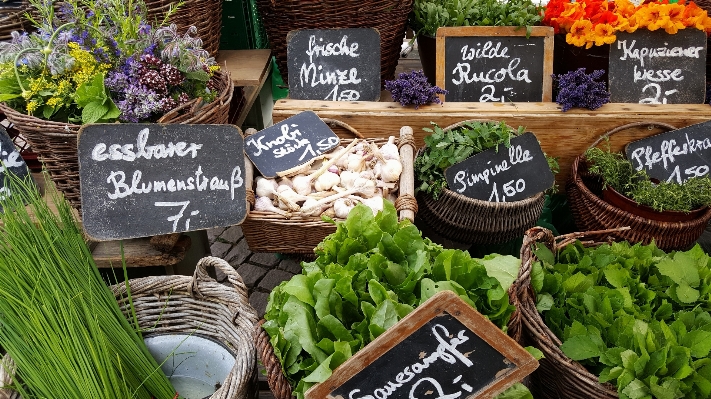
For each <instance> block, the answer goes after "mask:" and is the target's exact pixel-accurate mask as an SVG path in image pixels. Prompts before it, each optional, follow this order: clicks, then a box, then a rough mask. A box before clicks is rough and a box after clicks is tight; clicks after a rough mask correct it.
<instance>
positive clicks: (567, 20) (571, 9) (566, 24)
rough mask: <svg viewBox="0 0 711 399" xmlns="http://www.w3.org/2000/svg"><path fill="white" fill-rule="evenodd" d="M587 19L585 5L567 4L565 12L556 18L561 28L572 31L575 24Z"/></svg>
mask: <svg viewBox="0 0 711 399" xmlns="http://www.w3.org/2000/svg"><path fill="white" fill-rule="evenodd" d="M583 17H585V3H578V2H575V3H566V4H565V10H564V11H563V12H562V13H560V16H559V17H558V18H556V22H558V24H559V25H560V27H561V28H563V29H566V30H568V31H570V29H571V27H572V26H573V24H575V22H577V21H580V20H581V19H582V18H583Z"/></svg>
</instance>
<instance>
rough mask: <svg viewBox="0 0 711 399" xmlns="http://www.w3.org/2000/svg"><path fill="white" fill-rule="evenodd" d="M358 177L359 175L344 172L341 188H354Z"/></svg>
mask: <svg viewBox="0 0 711 399" xmlns="http://www.w3.org/2000/svg"><path fill="white" fill-rule="evenodd" d="M357 177H358V173H356V172H351V171H350V170H344V171H342V172H341V186H343V187H345V188H348V189H350V188H353V182H354V181H355V179H356V178H357Z"/></svg>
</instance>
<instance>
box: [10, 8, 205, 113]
mask: <svg viewBox="0 0 711 399" xmlns="http://www.w3.org/2000/svg"><path fill="white" fill-rule="evenodd" d="M54 3H55V0H32V4H33V6H34V7H35V8H36V12H37V13H38V14H39V16H40V17H39V18H38V19H36V20H33V24H34V25H35V27H36V28H37V31H36V32H34V33H32V34H29V35H28V34H26V33H23V34H20V33H17V32H13V33H12V41H11V42H9V43H0V102H6V103H7V104H8V105H9V106H10V107H12V108H14V109H17V110H22V111H23V112H26V113H27V114H29V115H33V116H35V117H38V118H43V119H47V120H53V121H60V122H71V123H82V124H87V123H94V122H113V121H116V120H119V121H122V122H144V121H155V120H156V119H158V118H159V117H160V116H161V115H163V114H164V113H165V112H166V111H167V110H170V109H172V108H175V107H176V106H179V105H182V104H184V103H186V102H188V101H191V100H193V99H197V98H200V99H202V101H205V102H210V101H212V100H213V99H214V98H215V97H216V95H217V93H216V88H217V87H216V86H217V85H216V81H215V80H214V79H212V77H213V75H214V72H215V71H216V70H217V69H219V68H218V67H217V66H216V65H215V62H214V59H212V58H210V57H209V54H208V53H207V52H206V51H205V50H203V49H202V48H201V46H202V41H201V40H200V39H197V38H195V37H193V36H194V35H195V33H196V29H195V28H194V27H193V28H190V29H189V30H188V32H187V33H186V34H185V35H178V34H177V28H176V27H175V26H174V25H171V26H166V27H160V28H159V27H156V28H154V27H152V26H151V25H150V24H149V23H148V21H147V17H146V6H145V4H144V3H143V1H142V0H128V1H125V2H124V1H122V0H69V1H67V2H63V3H62V4H61V6H58V7H57V10H58V12H55V4H54ZM177 5H179V4H177ZM177 5H175V6H171V9H170V11H169V12H168V16H167V17H166V20H167V18H169V17H170V15H172V13H174V12H175V10H176V8H175V7H176V6H177ZM164 22H165V21H164Z"/></svg>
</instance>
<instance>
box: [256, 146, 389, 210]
mask: <svg viewBox="0 0 711 399" xmlns="http://www.w3.org/2000/svg"><path fill="white" fill-rule="evenodd" d="M401 173H402V162H401V160H400V153H399V151H398V148H397V145H395V137H394V136H390V138H389V139H388V142H387V143H386V144H383V146H382V147H380V148H378V146H377V145H376V144H374V143H369V142H367V141H365V140H354V141H353V142H352V143H351V144H350V145H348V147H346V148H344V147H343V146H339V147H336V149H335V150H333V151H332V152H329V153H328V154H324V155H322V156H320V157H318V158H316V159H314V161H313V162H312V163H310V164H307V165H304V167H302V168H301V170H299V171H295V172H293V173H291V174H289V175H288V176H284V177H281V178H279V179H278V180H277V179H266V178H264V177H261V176H260V177H257V179H256V181H257V187H256V190H255V193H256V195H257V199H256V202H255V206H254V210H255V211H266V212H274V213H277V214H280V215H282V216H284V217H286V218H291V217H292V216H301V217H309V216H321V215H324V214H325V215H328V216H330V217H332V218H339V219H345V218H346V217H347V216H348V213H349V212H350V211H351V209H353V208H354V207H355V206H356V204H357V203H358V202H362V203H363V204H365V205H367V206H368V207H370V208H371V209H372V210H373V214H376V213H377V212H378V211H380V210H382V209H383V198H385V199H388V200H390V201H392V202H395V200H396V199H397V196H396V191H397V190H398V182H399V180H400V174H401Z"/></svg>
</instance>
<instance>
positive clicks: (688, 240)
mask: <svg viewBox="0 0 711 399" xmlns="http://www.w3.org/2000/svg"><path fill="white" fill-rule="evenodd" d="M638 127H650V128H651V127H659V128H662V129H663V130H666V131H668V130H674V129H676V128H675V127H674V126H671V125H667V124H663V123H654V124H651V123H646V122H635V123H630V124H626V125H623V126H620V127H617V128H615V129H613V130H611V131H609V132H607V133H606V134H604V135H603V136H601V137H600V138H599V139H598V140H597V141H596V142H595V143H593V144H592V145H591V146H590V148H592V147H595V146H597V145H598V144H599V143H600V142H601V141H602V140H603V139H604V138H605V137H609V136H611V135H613V134H615V133H617V132H620V131H623V130H626V129H630V128H638ZM566 192H567V196H568V201H569V202H570V206H571V210H572V212H573V217H574V219H575V224H576V225H577V226H578V229H580V230H584V231H593V230H604V229H614V228H616V227H622V226H631V229H630V230H625V231H619V232H616V233H614V236H615V237H616V238H618V239H620V240H626V241H629V242H631V243H637V242H641V243H643V244H649V243H650V242H652V240H654V243H655V244H656V245H657V247H659V248H660V249H662V250H665V251H670V250H686V249H688V248H690V247H691V246H692V245H694V242H696V240H698V239H699V237H700V236H701V234H703V232H704V230H705V229H706V225H707V224H708V222H709V220H711V208H709V209H708V210H707V211H706V212H704V213H702V214H701V215H700V216H699V217H698V218H696V219H693V220H690V221H685V222H679V221H675V222H663V221H657V220H652V219H646V218H643V217H641V216H637V215H635V214H632V213H630V212H627V211H624V210H622V209H620V208H617V207H615V206H613V205H610V204H609V203H607V202H606V201H604V200H602V182H601V181H600V179H599V178H598V177H597V176H592V175H590V173H588V172H587V164H586V162H585V159H584V157H583V156H582V155H580V156H578V157H577V158H575V160H574V161H573V165H572V171H571V174H570V179H569V180H568V182H567V183H566Z"/></svg>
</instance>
